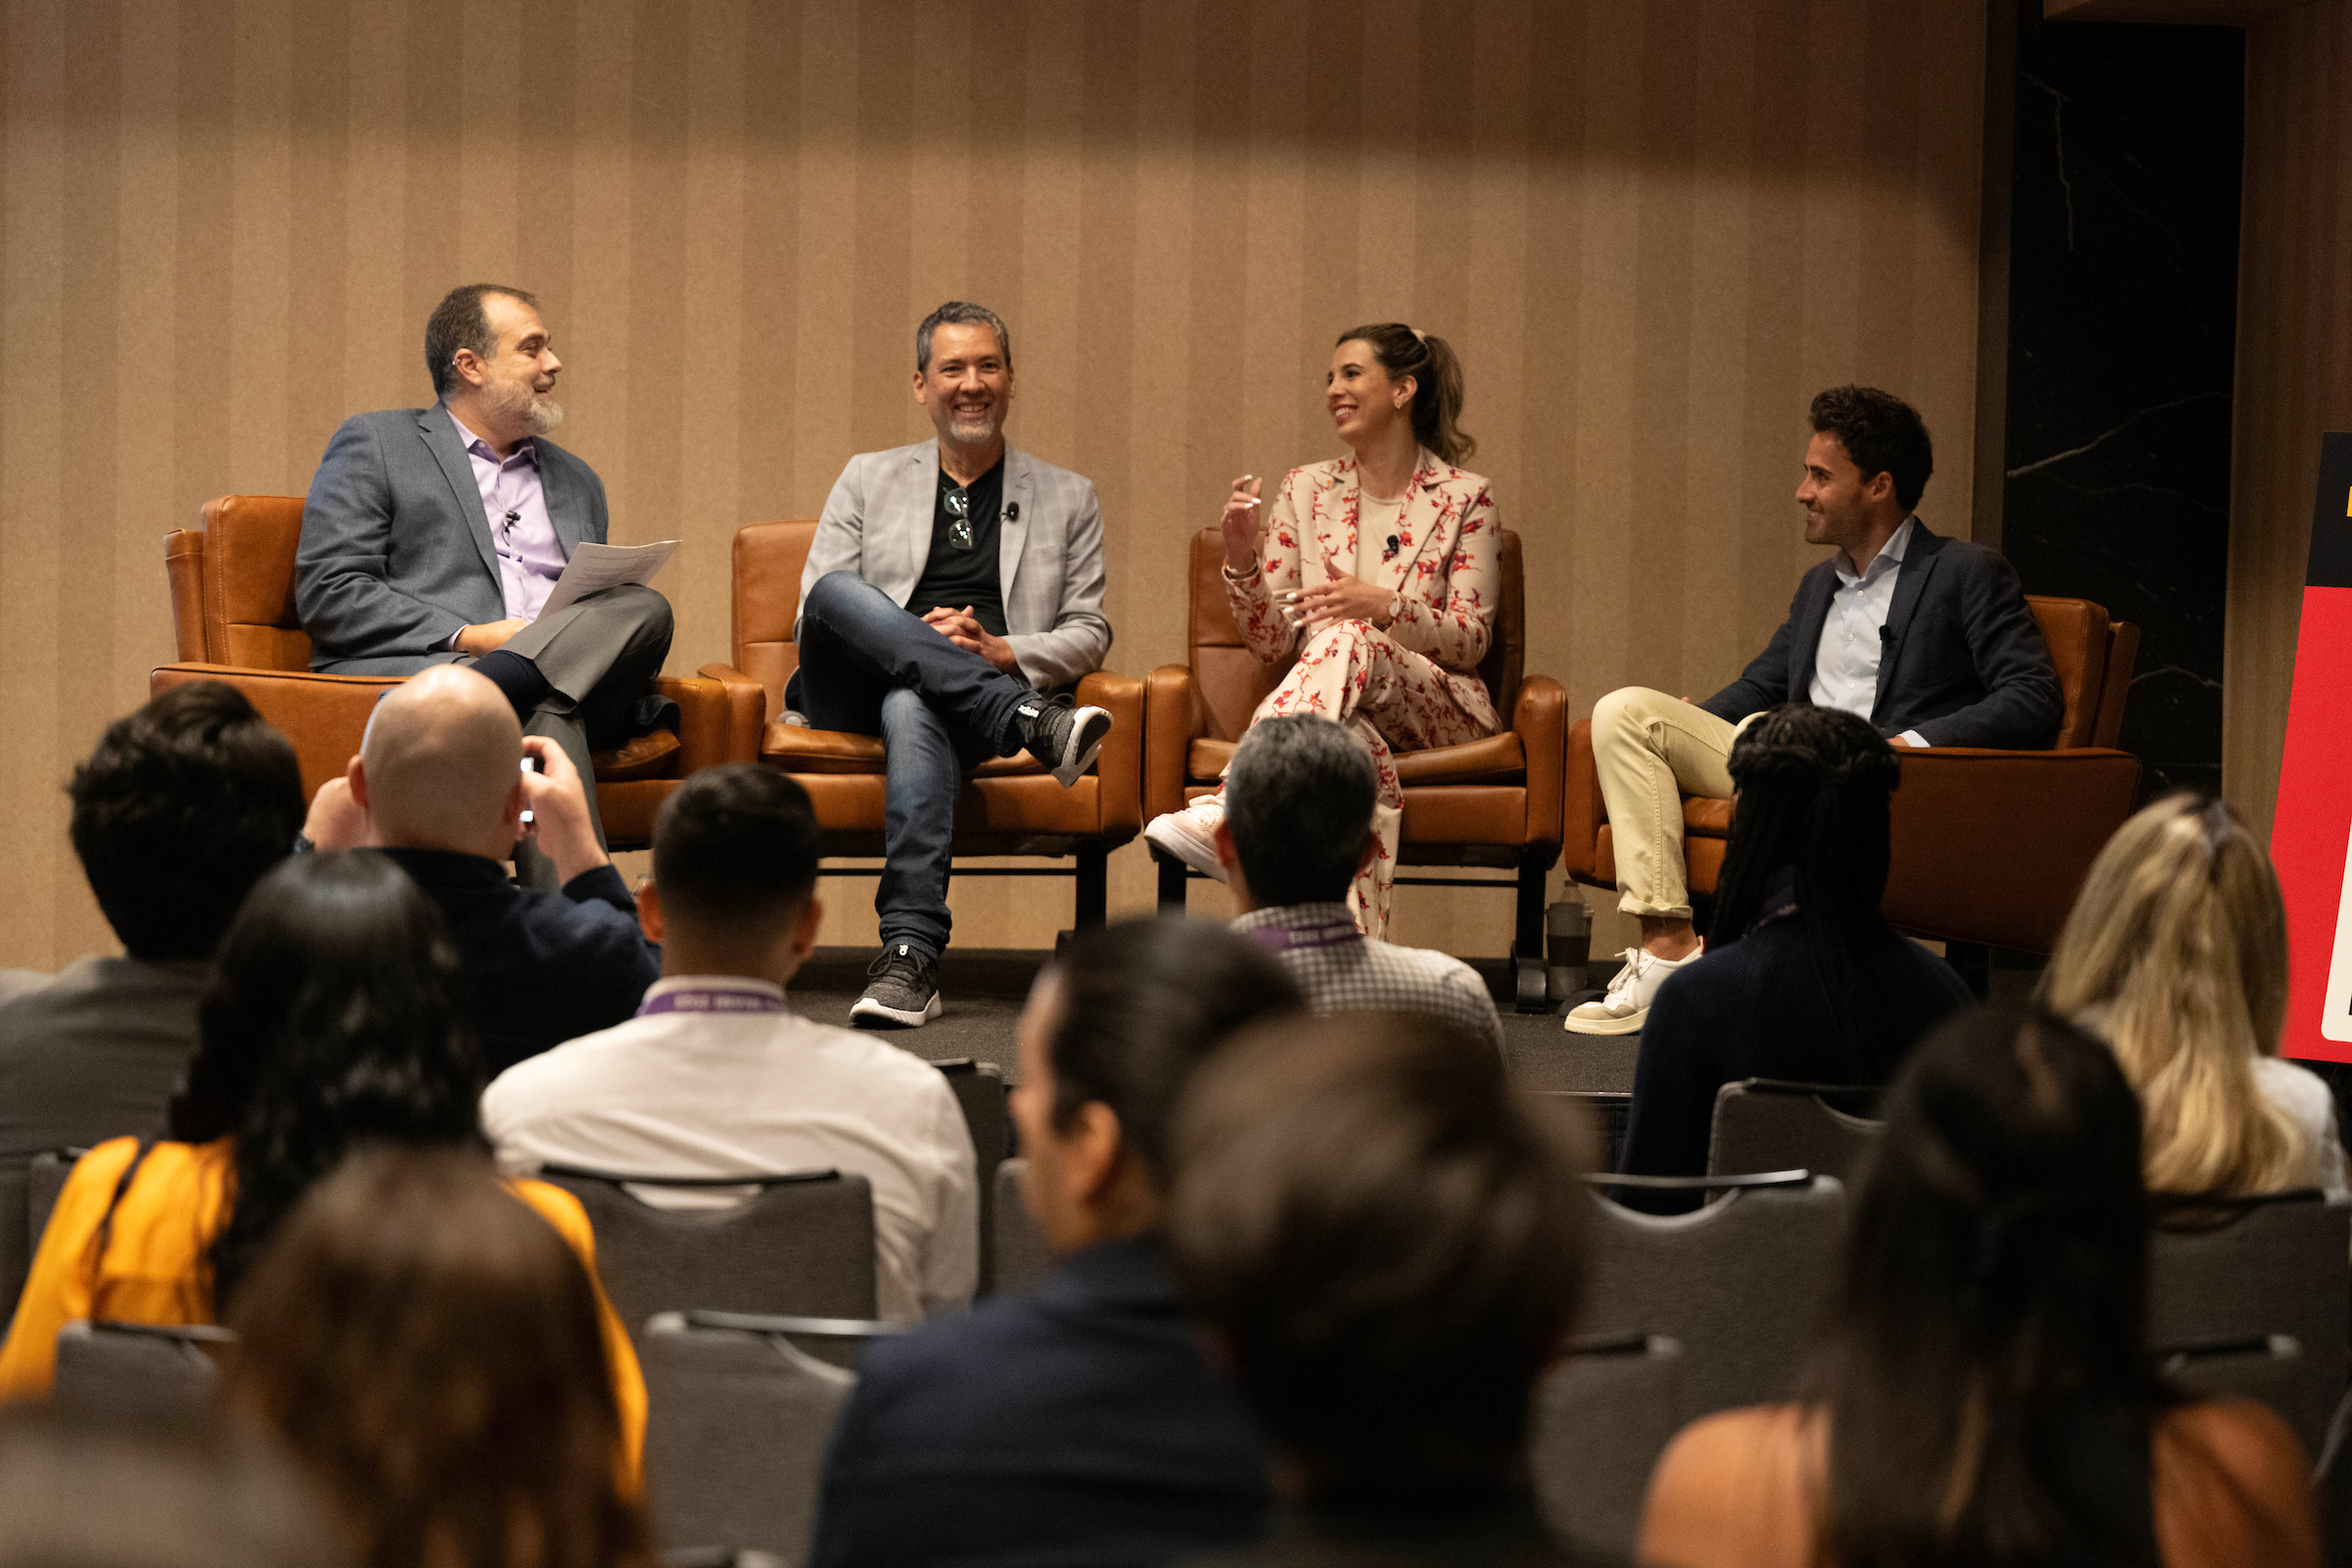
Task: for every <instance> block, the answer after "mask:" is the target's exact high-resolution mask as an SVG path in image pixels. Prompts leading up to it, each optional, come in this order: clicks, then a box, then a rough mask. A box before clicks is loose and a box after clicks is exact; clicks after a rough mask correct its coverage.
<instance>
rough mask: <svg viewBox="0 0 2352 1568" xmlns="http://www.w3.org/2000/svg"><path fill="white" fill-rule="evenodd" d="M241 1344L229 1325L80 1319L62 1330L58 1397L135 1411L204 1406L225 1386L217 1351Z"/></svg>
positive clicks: (58, 1359) (59, 1346)
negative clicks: (170, 1325) (215, 1355)
mask: <svg viewBox="0 0 2352 1568" xmlns="http://www.w3.org/2000/svg"><path fill="white" fill-rule="evenodd" d="M235 1342H236V1336H235V1335H233V1334H231V1333H229V1332H228V1331H227V1330H226V1329H218V1328H213V1327H211V1326H209V1325H190V1326H187V1327H183V1328H155V1327H151V1326H149V1325H147V1324H143V1323H86V1322H83V1321H82V1320H80V1319H79V1318H76V1319H74V1320H73V1322H71V1323H68V1324H67V1325H66V1326H65V1327H64V1328H62V1329H59V1330H58V1331H57V1397H58V1399H59V1401H60V1402H62V1403H67V1404H76V1405H82V1406H85V1407H91V1408H99V1409H107V1410H119V1411H126V1412H132V1413H137V1412H142V1411H152V1410H159V1409H163V1410H168V1409H180V1408H185V1407H186V1406H189V1405H196V1404H202V1403H204V1402H205V1401H206V1400H208V1399H210V1398H212V1397H213V1396H214V1394H215V1393H216V1392H217V1391H218V1389H219V1387H220V1382H221V1374H220V1369H219V1368H218V1367H217V1366H215V1365H214V1362H213V1352H214V1351H215V1350H217V1349H219V1348H221V1346H224V1345H232V1344H234V1343H235Z"/></svg>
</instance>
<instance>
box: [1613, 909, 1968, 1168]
mask: <svg viewBox="0 0 2352 1568" xmlns="http://www.w3.org/2000/svg"><path fill="white" fill-rule="evenodd" d="M1768 902H1769V901H1768ZM1867 956H1868V961H1869V964H1870V972H1871V973H1872V975H1873V976H1875V977H1876V978H1877V980H1878V982H1879V987H1880V991H1881V994H1882V995H1883V996H1884V997H1885V998H1886V1005H1887V1020H1888V1024H1889V1027H1890V1030H1891V1033H1892V1035H1893V1040H1894V1045H1895V1048H1896V1053H1897V1059H1899V1058H1900V1056H1902V1055H1904V1054H1909V1052H1910V1050H1911V1048H1912V1047H1913V1046H1914V1045H1916V1044H1917V1043H1918V1041H1919V1038H1920V1036H1922V1035H1924V1034H1926V1033H1927V1032H1928V1031H1929V1030H1930V1029H1932V1028H1934V1027H1935V1026H1936V1024H1937V1023H1939V1022H1941V1021H1942V1020H1943V1019H1944V1018H1946V1017H1948V1016H1950V1015H1951V1014H1952V1013H1955V1012H1958V1011H1959V1010H1960V1009H1962V1008H1963V1007H1966V1006H1968V1005H1970V1004H1971V1003H1972V1002H1974V1001H1975V1000H1976V999H1975V998H1974V997H1972V996H1971V995H1970V994H1969V989H1968V984H1967V982H1965V981H1963V980H1962V979H1961V978H1960V976H1959V975H1958V974H1957V973H1956V972H1954V970H1953V969H1952V966H1951V965H1950V964H1948V963H1946V962H1944V961H1943V960H1942V959H1941V958H1938V957H1937V956H1936V955H1934V954H1933V953H1930V952H1929V951H1928V950H1927V949H1925V948H1923V947H1921V946H1920V945H1919V944H1918V943H1916V942H1913V941H1911V940H1910V939H1909V938H1907V937H1903V936H1899V935H1897V934H1896V933H1895V932H1893V931H1891V930H1885V931H1882V933H1881V935H1880V936H1879V938H1878V939H1877V940H1876V941H1874V942H1873V943H1871V944H1870V947H1869V951H1868V955H1867ZM1742 1078H1781V1079H1788V1080H1791V1081H1793V1082H1796V1083H1807V1084H1839V1083H1845V1082H1847V1081H1848V1079H1847V1074H1846V1070H1845V1067H1844V1065H1843V1064H1842V1063H1841V1062H1840V1060H1839V1058H1838V1039H1837V1034H1836V1030H1835V1026H1834V1024H1833V1022H1832V1020H1831V1016H1830V1002H1829V998H1828V997H1826V996H1824V995H1823V994H1822V989H1821V982H1820V980H1819V979H1817V978H1816V977H1815V976H1814V973H1813V956H1812V954H1811V953H1810V952H1808V951H1807V950H1806V947H1805V925H1804V914H1803V913H1802V911H1799V912H1798V913H1795V914H1790V915H1786V916H1783V917H1782V918H1780V919H1778V920H1768V921H1766V922H1764V923H1763V924H1762V925H1759V926H1757V927H1756V928H1755V929H1753V930H1751V931H1749V932H1748V933H1747V935H1745V936H1743V937H1741V938H1740V940H1739V941H1737V942H1734V943H1731V944H1729V945H1728V946H1725V947H1721V948H1717V949H1714V950H1712V951H1710V952H1709V953H1707V954H1705V955H1704V956H1701V957H1700V958H1699V960H1698V961H1697V962H1696V963H1693V964H1691V966H1690V967H1689V968H1687V969H1684V970H1682V971H1681V972H1680V973H1678V974H1674V975H1670V976H1668V977H1667V980H1666V983H1665V984H1664V985H1661V986H1660V987H1659V988H1658V997H1657V1001H1655V1002H1654V1003H1652V1004H1651V1005H1650V1008H1649V1017H1648V1019H1647V1021H1646V1022H1644V1023H1643V1025H1642V1054H1641V1055H1640V1057H1639V1058H1638V1059H1637V1060H1636V1061H1635V1063H1634V1103H1633V1107H1632V1110H1631V1113H1630V1120H1629V1121H1628V1123H1627V1126H1626V1130H1625V1157H1624V1159H1623V1160H1621V1161H1620V1162H1619V1164H1618V1167H1617V1168H1618V1170H1619V1171H1621V1172H1623V1173H1624V1174H1626V1175H1629V1176H1700V1175H1704V1174H1705V1173H1706V1169H1707V1142H1708V1140H1709V1138H1710V1137H1711V1136H1712V1134H1713V1130H1714V1124H1715V1092H1716V1091H1717V1090H1718V1089H1721V1088H1722V1087H1723V1086H1724V1085H1725V1084H1728V1083H1736V1082H1738V1081H1739V1080H1740V1079H1742ZM1617 1196H1618V1197H1620V1198H1622V1199H1623V1200H1624V1201H1626V1202H1627V1203H1629V1204H1631V1205H1632V1206H1634V1207H1637V1208H1648V1209H1651V1210H1652V1211H1654V1212H1660V1213H1670V1212H1675V1211H1678V1210H1681V1209H1687V1208H1693V1207H1696V1206H1697V1205H1696V1202H1695V1201H1693V1200H1691V1199H1690V1198H1689V1197H1687V1196H1686V1195H1684V1194H1680V1193H1667V1194H1642V1193H1636V1192H1634V1191H1633V1190H1632V1189H1630V1188H1629V1189H1620V1190H1619V1191H1618V1194H1617Z"/></svg>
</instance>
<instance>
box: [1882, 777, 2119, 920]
mask: <svg viewBox="0 0 2352 1568" xmlns="http://www.w3.org/2000/svg"><path fill="white" fill-rule="evenodd" d="M1895 755H1896V756H1897V757H1899V758H1900V759H1901V760H1902V769H1903V775H1902V785H1901V787H1900V788H1898V789H1897V790H1896V791H1895V792H1894V803H1893V811H1892V817H1893V821H1892V824H1891V825H1892V837H1893V850H1894V857H1893V865H1892V869H1891V871H1890V873H1889V875H1888V876H1887V897H1886V900H1885V902H1884V903H1883V904H1882V906H1881V907H1882V908H1883V909H1884V910H1885V912H1886V915H1887V920H1888V921H1890V922H1891V923H1892V924H1894V925H1895V926H1897V927H1899V928H1901V929H1903V930H1905V931H1911V932H1916V933H1918V934H1919V935H1922V936H1928V937H1936V938H1940V939H1942V940H1944V941H1947V942H1980V943H1984V944H1985V945H1987V946H1990V947H1997V948H2008V949H2011V950H2013V951H2016V952H2021V953H2047V952H2048V951H2049V950H2050V945H2051V943H2052V942H2054V941H2055V940H2056V939H2057V935H2058V928H2059V927H2060V926H2061V925H2062V924H2064V923H2065V920H2066V915H2067V911H2068V910H2069V909H2071V908H2073V907H2074V902H2075V896H2076V894H2078V893H2079V892H2081V890H2082V879H2083V877H2084V876H2085V875H2086V874H2087V873H2088V872H2089V870H2090V862H2091V861H2092V860H2093V859H2094V858H2097V856H2098V853H2099V851H2100V849H2101V848H2102V847H2104V846H2105V844H2106V843H2107V840H2108V839H2109V838H2110V837H2112V836H2113V835H2114V833H2115V830H2116V829H2117V828H2119V827H2121V826H2122V825H2123V823H2124V819H2125V818H2126V817H2128V816H2130V815H2131V809H2132V806H2133V805H2134V803H2135V802H2136V801H2137V799H2138V795H2139V759H2137V758H2136V757H2133V756H2132V755H2131V753H2129V752H2119V751H2114V750H2111V749H2109V748H2106V747H2096V746H2083V747H2069V748H2066V749H2064V750H2058V751H2046V752H2009V751H1994V750H1988V749H1981V748H1976V747H1956V746H1955V747H1931V748H1923V749H1917V750H1901V749H1898V750H1897V752H1896V754H1895Z"/></svg>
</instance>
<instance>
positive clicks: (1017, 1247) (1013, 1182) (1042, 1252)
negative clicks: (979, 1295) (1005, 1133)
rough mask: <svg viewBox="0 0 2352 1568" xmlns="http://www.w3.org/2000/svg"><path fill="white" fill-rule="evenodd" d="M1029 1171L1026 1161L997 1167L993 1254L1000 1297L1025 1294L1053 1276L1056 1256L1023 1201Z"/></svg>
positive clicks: (1010, 1162) (1007, 1161)
mask: <svg viewBox="0 0 2352 1568" xmlns="http://www.w3.org/2000/svg"><path fill="white" fill-rule="evenodd" d="M1028 1168H1029V1162H1028V1161H1027V1160H1025V1159H1008V1160H1006V1161H1005V1163H1004V1164H1002V1165H999V1166H998V1167H997V1179H996V1183H995V1185H996V1215H995V1226H996V1229H995V1244H996V1245H995V1249H994V1250H995V1252H996V1264H997V1278H996V1288H997V1291H998V1293H999V1294H1003V1293H1005V1292H1006V1291H1025V1290H1027V1289H1028V1288H1029V1287H1030V1286H1032V1285H1035V1284H1036V1283H1037V1282H1038V1281H1039V1280H1042V1279H1044V1278H1045V1277H1046V1276H1047V1275H1049V1274H1051V1273H1053V1272H1054V1254H1053V1253H1052V1252H1051V1251H1049V1250H1047V1248H1046V1238H1045V1236H1044V1235H1043V1234H1042V1233H1041V1232H1040V1231H1039V1230H1038V1228H1037V1221H1035V1220H1033V1219H1031V1218H1030V1217H1029V1208H1028V1205H1027V1204H1025V1203H1023V1202H1022V1201H1021V1173H1022V1172H1024V1171H1026V1170H1027V1169H1028Z"/></svg>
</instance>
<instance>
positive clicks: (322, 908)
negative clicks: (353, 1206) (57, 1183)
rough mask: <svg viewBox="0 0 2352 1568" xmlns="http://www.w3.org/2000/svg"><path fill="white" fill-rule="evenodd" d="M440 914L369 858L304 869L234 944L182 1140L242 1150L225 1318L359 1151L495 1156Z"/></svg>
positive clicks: (177, 1131) (177, 1115)
mask: <svg viewBox="0 0 2352 1568" xmlns="http://www.w3.org/2000/svg"><path fill="white" fill-rule="evenodd" d="M461 983H462V982H461V979H460V975H459V970H458V958H457V954H456V953H455V952H454V951H453V950H452V949H451V947H450V945H449V939H448V937H447V936H446V935H445V934H444V933H443V930H442V925H441V915H440V911H439V910H437V909H435V908H434V907H433V905H432V903H431V901H430V900H428V899H427V898H425V896H424V895H423V894H422V893H421V892H419V891H417V885H416V884H415V883H414V882H411V881H410V880H409V878H408V875H407V873H406V872H404V871H402V870H401V869H400V867H399V866H397V865H395V864H393V863H392V862H391V861H390V860H388V859H386V858H384V857H382V856H380V855H377V854H375V853H374V852H373V851H370V850H357V851H353V852H352V853H350V854H347V855H305V856H297V857H295V858H293V859H290V860H288V861H287V862H286V863H285V864H283V865H281V866H279V867H278V868H277V869H276V870H274V871H272V872H270V874H269V875H268V876H266V877H264V878H262V880H261V882H260V883H259V884H257V885H256V886H255V888H254V890H253V895H252V897H250V898H249V899H247V900H246V901H245V907H244V908H243V909H242V910H240V911H239V912H238V914H237V919H236V923H235V924H234V925H232V926H230V927H229V929H228V935H227V936H225V937H224V938H222V939H221V955H220V959H219V963H218V966H217V969H216V972H215V974H214V977H213V985H212V989H211V990H210V991H209V992H208V993H207V994H206V996H205V999H204V1003H203V1005H202V1006H201V1008H200V1009H199V1011H198V1014H197V1031H198V1043H197V1048H196V1055H195V1059H194V1060H193V1061H192V1062H190V1063H189V1066H188V1081H187V1086H186V1088H184V1089H183V1090H181V1092H180V1093H179V1095H178V1096H177V1097H176V1098H175V1099H174V1100H173V1101H172V1109H171V1130H172V1137H173V1138H176V1139H180V1140H182V1141H184V1142H187V1143H210V1142H212V1141H213V1140H214V1139H217V1138H224V1137H233V1138H234V1139H235V1140H236V1184H235V1189H234V1194H235V1196H234V1200H233V1202H232V1206H231V1208H230V1212H229V1219H228V1223H227V1224H226V1225H225V1226H224V1227H222V1229H221V1234H220V1235H219V1236H218V1237H216V1238H215V1239H214V1241H213V1245H212V1250H211V1259H212V1268H213V1299H214V1308H215V1310H216V1311H217V1312H218V1311H220V1310H221V1309H222V1308H223V1306H224V1304H225V1303H226V1302H227V1300H228V1299H230V1298H231V1297H233V1296H234V1295H235V1294H236V1288H237V1285H238V1284H239V1282H240V1281H241V1280H242V1279H243V1278H244V1276H245V1273H246V1271H247V1269H249V1268H250V1267H251V1266H252V1264H253V1262H254V1260H255V1259H256V1258H257V1257H258V1256H259V1255H260V1253H261V1250H262V1248H263V1246H264V1245H265V1244H266V1243H267V1242H268V1241H269V1239H270V1236H271V1235H272V1234H273V1233H274V1232H275V1231H276V1229H277V1226H278V1223H279V1221H280V1220H282V1219H283V1218H284V1217H285V1215H286V1213H287V1211H288V1210H289V1209H291V1208H292V1207H293V1206H294V1204H295V1202H296V1201H297V1200H299V1199H300V1198H301V1197H302V1195H303V1194H304V1193H305V1192H307V1191H309V1189H310V1187H311V1185H312V1184H313V1183H314V1182H316V1181H318V1180H319V1178H320V1177H322V1176H324V1175H325V1174H326V1173H327V1172H328V1171H330V1170H332V1169H334V1168H335V1166H336V1165H337V1164H338V1163H340V1162H341V1161H342V1158H343V1156H344V1155H345V1154H346V1153H347V1152H350V1151H351V1150H352V1149H353V1148H355V1147H357V1146H359V1145H361V1144H365V1143H368V1142H371V1141H380V1142H384V1143H391V1144H401V1145H406V1146H409V1147H412V1148H447V1147H461V1148H473V1149H481V1148H483V1147H485V1146H484V1145H483V1143H482V1136H481V1130H480V1120H479V1114H478V1110H477V1103H478V1102H479V1100H480V1098H481V1092H482V1071H481V1064H480V1058H479V1057H478V1056H477V1055H476V1054H474V1049H473V1044H472V1042H471V1040H470V1039H469V1038H468V1037H467V1036H466V1031H465V1029H464V1027H463V1026H462V1024H461V1023H460V1022H459V1011H458V999H457V992H458V989H459V987H460V985H461Z"/></svg>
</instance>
